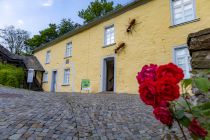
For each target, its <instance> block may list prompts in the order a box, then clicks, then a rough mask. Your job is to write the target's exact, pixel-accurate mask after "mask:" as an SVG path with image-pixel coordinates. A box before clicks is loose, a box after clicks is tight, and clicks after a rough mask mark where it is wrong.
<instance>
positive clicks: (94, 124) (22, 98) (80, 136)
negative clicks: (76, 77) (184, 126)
mask: <svg viewBox="0 0 210 140" xmlns="http://www.w3.org/2000/svg"><path fill="white" fill-rule="evenodd" d="M1 94H3V95H4V96H0V140H1V139H23V140H25V139H28V140H35V139H36V140H38V139H40V140H41V139H43V140H54V139H59V140H150V139H157V140H158V139H161V133H162V130H161V125H160V123H159V122H158V121H156V120H155V119H154V118H153V115H152V114H151V112H152V111H151V108H149V107H147V106H145V105H144V104H143V103H142V102H140V101H139V97H138V95H128V94H103V93H98V94H77V93H71V94H70V93H66V94H63V93H62V94H61V93H60V94H55V93H42V92H33V91H27V90H20V89H12V88H4V87H0V95H1ZM6 94H7V95H6ZM11 95H12V96H11Z"/></svg>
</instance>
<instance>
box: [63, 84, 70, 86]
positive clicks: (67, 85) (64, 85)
mask: <svg viewBox="0 0 210 140" xmlns="http://www.w3.org/2000/svg"><path fill="white" fill-rule="evenodd" d="M61 86H70V84H63V85H61Z"/></svg>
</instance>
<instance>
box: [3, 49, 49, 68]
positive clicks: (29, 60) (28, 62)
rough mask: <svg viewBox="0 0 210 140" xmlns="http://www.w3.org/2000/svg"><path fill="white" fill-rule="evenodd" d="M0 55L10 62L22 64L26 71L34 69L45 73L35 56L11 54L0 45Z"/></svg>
mask: <svg viewBox="0 0 210 140" xmlns="http://www.w3.org/2000/svg"><path fill="white" fill-rule="evenodd" d="M0 53H1V54H3V55H4V56H6V57H7V58H8V59H9V60H10V61H17V62H21V63H24V65H25V67H26V69H27V70H28V69H34V70H36V71H45V70H44V68H43V67H42V65H41V64H40V62H39V61H38V59H37V58H36V57H35V56H20V55H16V54H13V53H11V52H10V51H8V50H7V49H6V48H4V47H3V46H2V45H0Z"/></svg>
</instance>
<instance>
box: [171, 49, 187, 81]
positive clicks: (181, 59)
mask: <svg viewBox="0 0 210 140" xmlns="http://www.w3.org/2000/svg"><path fill="white" fill-rule="evenodd" d="M190 58H191V57H190V54H189V50H188V48H187V47H178V48H175V49H174V59H175V60H174V62H175V64H176V65H177V66H179V67H180V68H182V70H183V71H184V75H185V79H187V78H190V70H191V64H190Z"/></svg>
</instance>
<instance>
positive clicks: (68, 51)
mask: <svg viewBox="0 0 210 140" xmlns="http://www.w3.org/2000/svg"><path fill="white" fill-rule="evenodd" d="M71 52H72V43H67V44H66V53H65V57H69V56H71Z"/></svg>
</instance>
